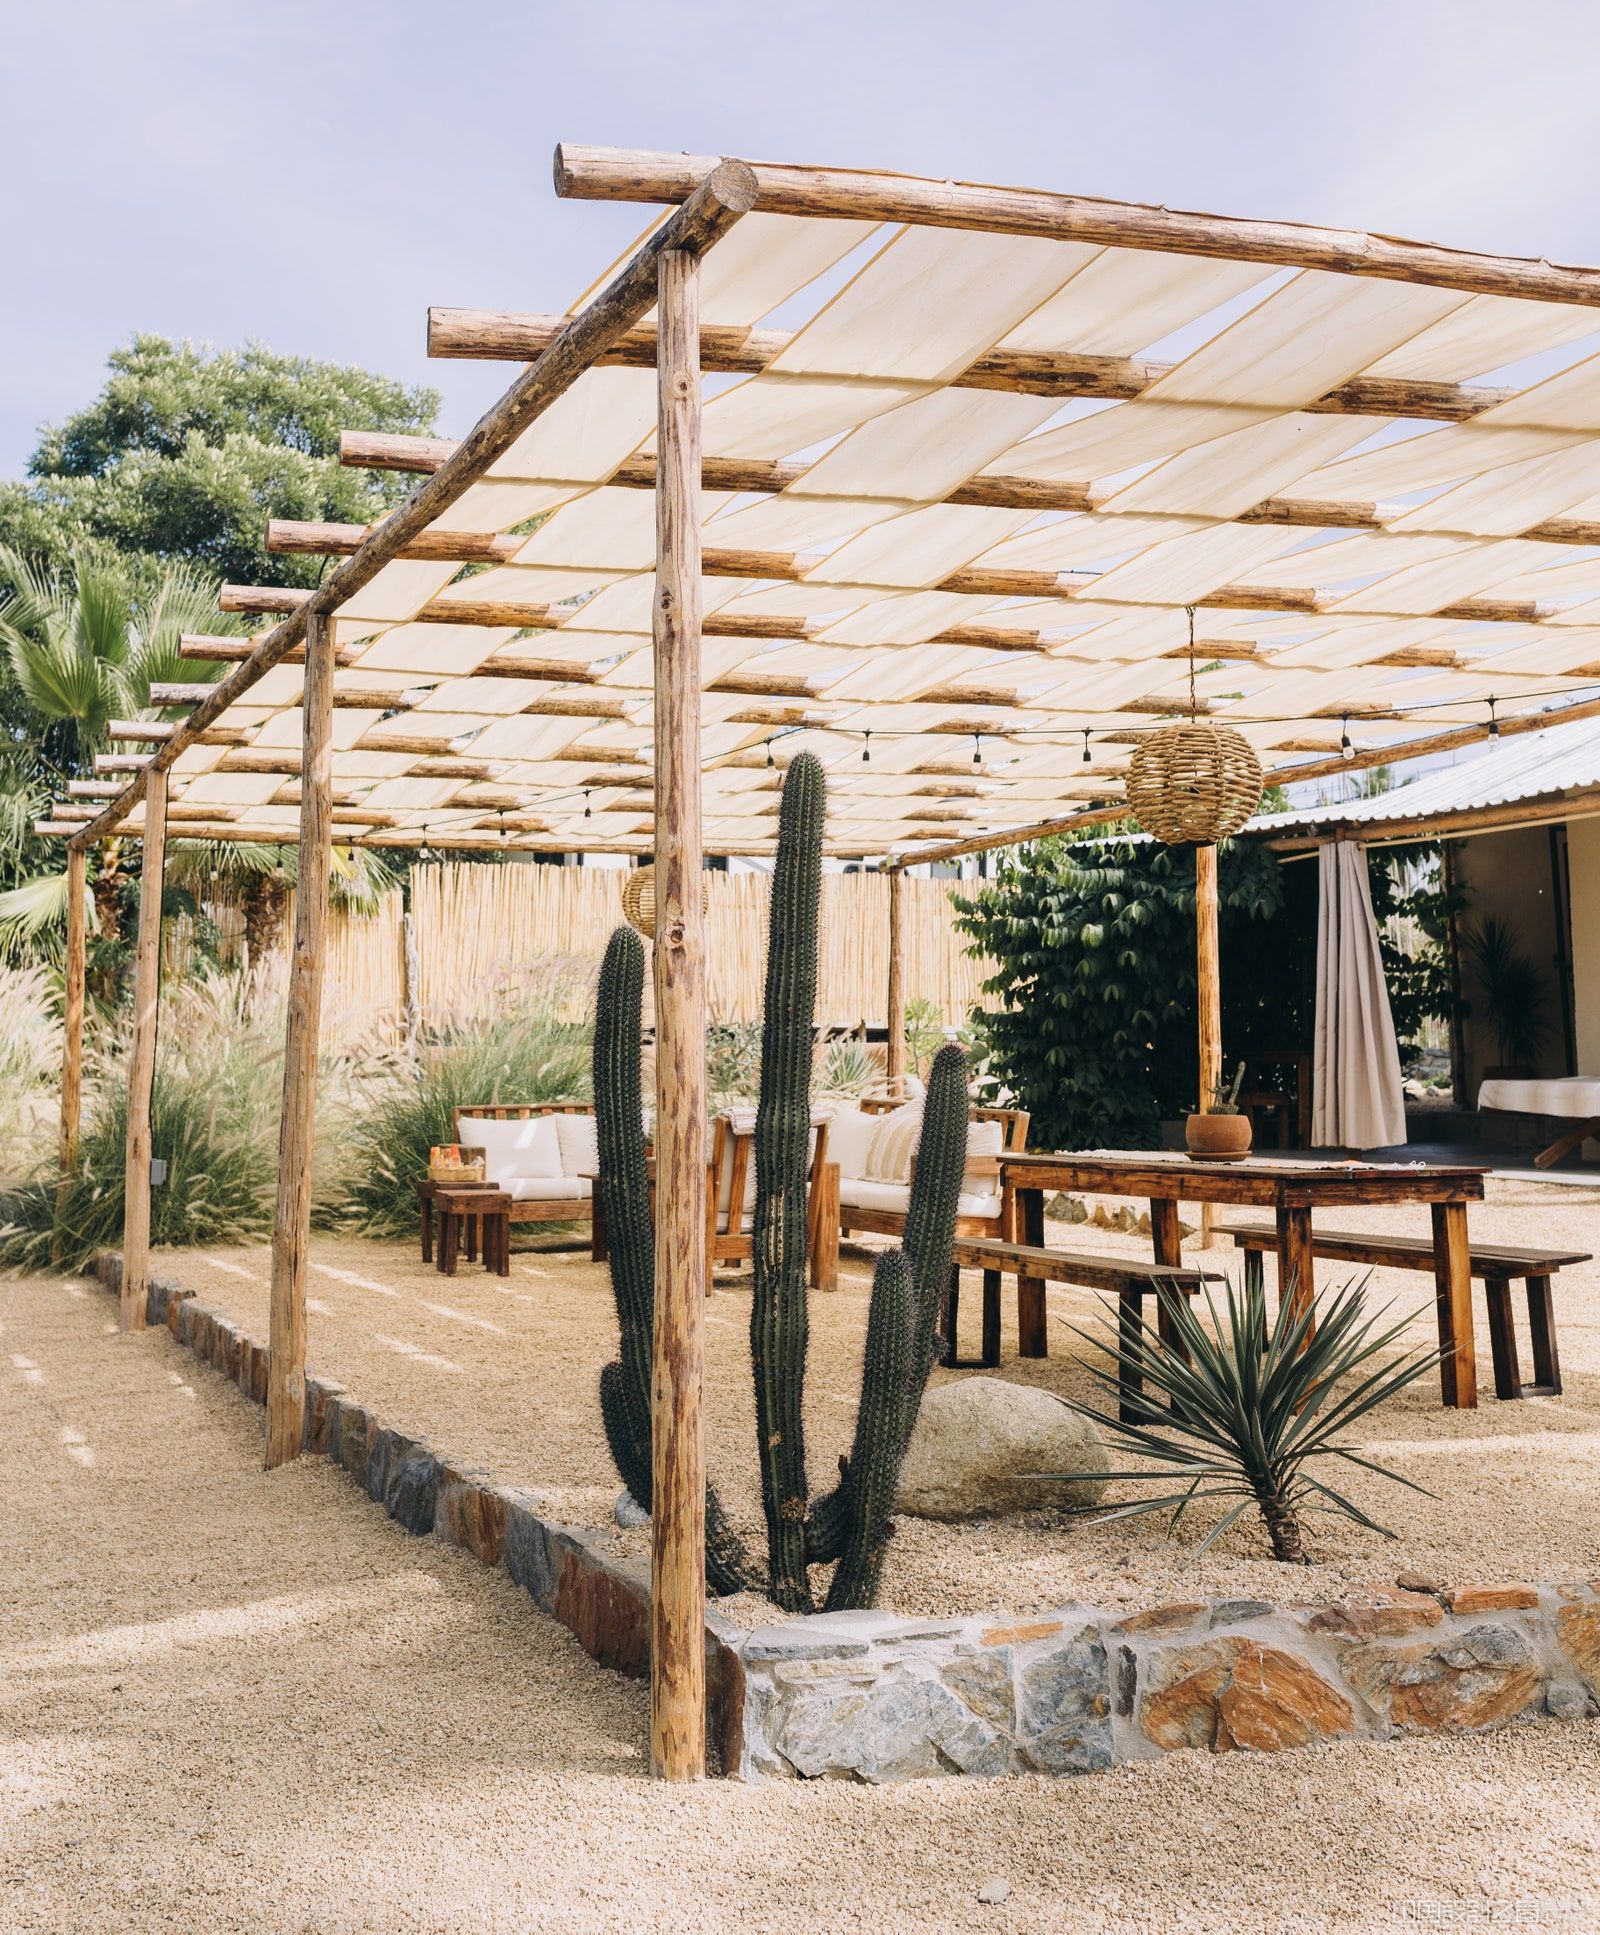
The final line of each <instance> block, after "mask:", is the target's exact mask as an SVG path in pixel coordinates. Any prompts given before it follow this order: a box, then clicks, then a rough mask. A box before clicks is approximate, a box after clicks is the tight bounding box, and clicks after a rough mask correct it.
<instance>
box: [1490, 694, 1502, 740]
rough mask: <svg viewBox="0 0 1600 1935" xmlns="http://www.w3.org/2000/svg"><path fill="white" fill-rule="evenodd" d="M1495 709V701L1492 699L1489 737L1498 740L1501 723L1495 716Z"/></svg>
mask: <svg viewBox="0 0 1600 1935" xmlns="http://www.w3.org/2000/svg"><path fill="white" fill-rule="evenodd" d="M1494 708H1495V701H1494V700H1493V699H1491V700H1490V701H1489V737H1490V738H1491V739H1498V738H1499V737H1500V721H1499V720H1498V719H1497V718H1496V717H1495V716H1494Z"/></svg>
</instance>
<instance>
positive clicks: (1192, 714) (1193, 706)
mask: <svg viewBox="0 0 1600 1935" xmlns="http://www.w3.org/2000/svg"><path fill="white" fill-rule="evenodd" d="M1184 610H1185V611H1186V612H1187V613H1188V614H1189V723H1190V724H1191V725H1193V723H1194V721H1195V719H1196V717H1197V716H1198V715H1199V711H1200V707H1199V702H1198V701H1197V700H1196V698H1195V696H1194V606H1193V605H1185V606H1184Z"/></svg>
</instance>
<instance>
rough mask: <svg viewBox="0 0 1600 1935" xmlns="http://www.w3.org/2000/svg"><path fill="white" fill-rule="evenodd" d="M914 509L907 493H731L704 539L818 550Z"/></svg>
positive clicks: (746, 545) (745, 545) (755, 548)
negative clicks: (752, 497) (871, 495)
mask: <svg viewBox="0 0 1600 1935" xmlns="http://www.w3.org/2000/svg"><path fill="white" fill-rule="evenodd" d="M918 508H920V506H919V505H918V503H917V502H916V501H915V500H913V499H909V498H895V497H874V498H864V497H807V496H803V495H801V494H800V493H799V492H797V491H795V490H785V491H779V492H777V493H776V494H775V495H773V496H771V497H762V498H758V499H756V501H755V502H753V503H752V502H749V501H748V500H742V499H739V498H735V499H734V500H733V502H732V503H731V504H730V505H728V506H727V508H726V509H725V510H723V511H722V512H721V513H720V514H719V516H718V517H717V518H716V520H715V521H714V522H713V523H709V524H707V525H706V526H705V530H704V540H705V543H706V544H707V545H722V546H727V547H728V548H729V549H747V550H752V551H805V550H816V549H820V548H824V547H830V546H831V545H832V544H834V543H841V542H843V541H844V540H845V539H847V538H850V537H853V536H855V535H856V534H857V533H858V532H860V531H865V530H867V529H869V528H870V527H871V526H872V525H874V524H881V523H882V522H883V521H884V519H885V518H890V517H898V516H900V515H901V513H902V512H904V511H911V510H916V509H918Z"/></svg>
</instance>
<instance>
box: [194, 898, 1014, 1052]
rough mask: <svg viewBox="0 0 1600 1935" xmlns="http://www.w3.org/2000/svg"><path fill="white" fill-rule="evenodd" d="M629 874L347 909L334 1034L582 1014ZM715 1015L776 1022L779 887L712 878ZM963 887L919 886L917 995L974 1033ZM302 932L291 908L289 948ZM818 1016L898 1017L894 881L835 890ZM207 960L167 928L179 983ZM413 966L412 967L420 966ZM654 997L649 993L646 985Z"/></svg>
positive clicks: (286, 929) (228, 950)
mask: <svg viewBox="0 0 1600 1935" xmlns="http://www.w3.org/2000/svg"><path fill="white" fill-rule="evenodd" d="M627 877H628V876H627V874H626V872H624V871H622V870H620V869H616V870H612V869H602V868H592V867H547V866H500V867H496V866H482V865H473V864H471V863H464V864H454V865H452V864H434V863H430V864H428V865H426V866H418V867H413V868H412V870H411V879H410V898H411V911H410V914H409V915H407V914H406V913H405V911H404V899H403V896H402V895H401V893H400V891H399V889H396V890H395V891H394V892H392V893H389V894H386V895H385V896H384V898H383V901H382V904H381V906H380V907H379V909H378V911H377V912H376V913H375V914H370V915H361V914H349V913H346V912H344V911H343V910H342V909H340V908H335V909H334V910H333V912H332V917H331V919H330V921H329V925H328V962H327V980H326V983H325V991H324V1003H323V1005H324V1013H325V1017H326V1022H327V1029H328V1031H329V1032H330V1033H332V1034H333V1035H335V1036H337V1037H338V1038H341V1039H345V1040H348V1039H350V1038H352V1037H354V1036H356V1035H358V1034H366V1033H370V1032H372V1031H374V1030H383V1029H392V1030H394V1031H396V1032H398V1031H399V1030H400V1029H401V1028H403V1027H404V1026H405V1025H406V1024H407V1022H408V1021H410V1020H413V1019H416V1020H422V1021H435V1022H436V1021H441V1020H443V1019H445V1018H446V1017H447V1016H448V1017H458V1018H465V1017H469V1016H472V1015H474V1014H481V1013H484V1012H486V1011H487V1010H488V1009H489V1008H491V1007H492V1006H493V1005H494V1004H495V1003H496V1002H498V1001H502V1000H504V998H505V997H506V995H507V994H508V993H511V992H514V991H515V990H517V989H519V988H523V987H526V986H529V985H531V984H534V983H538V984H540V985H548V984H550V983H551V981H552V977H554V979H555V980H556V981H557V982H558V983H560V982H563V981H564V982H565V985H566V986H567V989H568V993H569V998H570V999H571V1001H572V1003H573V1005H574V1007H575V1008H577V1009H580V1010H585V1011H586V1009H587V1004H588V998H589V989H590V987H591V985H592V981H593V977H594V974H595V972H596V971H597V970H598V967H599V963H600V956H601V954H602V952H603V951H604V949H605V944H606V940H607V938H608V936H609V935H610V933H611V930H612V929H613V928H614V927H615V926H616V925H617V924H618V923H619V922H620V921H621V919H622V886H623V882H624V881H625V880H626V879H627ZM706 881H707V888H708V896H709V905H708V911H707V953H708V968H709V986H710V1011H711V1018H712V1019H713V1020H714V1021H718V1022H735V1023H736V1022H749V1021H757V1020H759V1019H760V1017H761V996H762V984H763V977H764V973H765V967H766V952H767V949H766V937H767V904H768V895H769V892H770V882H769V877H768V876H767V875H766V874H755V873H744V874H726V873H710V874H708V875H707V876H706ZM950 885H951V883H950V882H948V881H944V880H924V879H920V878H916V877H912V876H907V877H906V879H905V881H904V883H903V885H902V889H901V891H902V894H903V897H904V898H903V905H904V909H905V914H904V919H905V961H906V990H907V994H908V995H909V996H910V997H911V998H912V999H916V998H917V997H918V996H921V997H923V998H924V999H926V1000H928V1001H930V1002H931V1003H932V1004H933V1006H934V1007H935V1008H936V1009H937V1010H938V1014H939V1018H940V1020H941V1021H942V1022H943V1023H944V1024H946V1025H948V1026H952V1027H954V1026H959V1025H960V1024H961V1023H963V1022H964V1021H965V1020H966V1018H967V1016H968V1014H969V1013H970V1012H971V1010H972V1009H973V1008H974V1007H976V1006H977V1005H978V1002H979V1000H980V994H979V985H980V983H981V982H982V980H983V978H984V976H985V975H986V974H987V973H989V972H990V966H989V963H988V962H987V961H985V960H984V959H982V958H981V957H978V956H974V955H972V954H969V953H968V952H967V951H966V943H965V942H964V940H963V938H962V936H961V935H959V934H958V933H957V932H956V929H955V913H954V909H953V908H952V906H951V904H950ZM206 913H207V915H208V917H209V918H210V919H211V920H212V921H213V922H214V923H215V926H216V928H217V931H218V935H219V938H220V943H221V946H220V952H221V954H222V957H223V959H224V960H238V959H239V958H241V955H242V949H243V922H242V917H241V916H240V914H239V910H238V909H237V907H235V906H233V905H232V904H231V903H230V902H228V901H227V900H225V899H222V898H219V899H218V901H217V902H216V903H215V904H212V903H209V902H208V903H207V906H206ZM293 931H294V907H293V901H292V897H291V901H290V904H289V906H288V907H287V908H286V910H285V915H284V922H283V927H282V940H281V946H282V947H283V948H284V949H285V950H287V947H288V944H289V936H290V935H291V934H292V933H293ZM819 950H820V952H819V962H818V988H817V1019H818V1021H819V1023H823V1024H826V1025H827V1026H829V1027H831V1028H835V1029H846V1028H857V1027H859V1026H861V1025H862V1024H863V1023H865V1024H866V1025H867V1026H868V1027H871V1028H882V1027H883V1025H884V1023H885V1021H886V1019H887V991H888V979H889V882H888V878H887V876H886V875H884V874H878V873H846V874H826V875H824V877H823V882H822V924H821V933H820V936H819ZM195 952H196V943H195V936H194V932H193V927H192V923H191V922H190V921H189V919H188V917H187V916H180V917H179V918H178V919H176V920H174V921H171V922H169V923H168V927H167V938H166V944H165V957H166V968H167V971H168V972H169V973H170V972H173V971H181V970H182V969H183V968H184V967H185V966H187V965H189V964H190V963H191V962H192V960H193V958H194V955H195ZM408 956H409V964H408ZM647 999H648V988H647Z"/></svg>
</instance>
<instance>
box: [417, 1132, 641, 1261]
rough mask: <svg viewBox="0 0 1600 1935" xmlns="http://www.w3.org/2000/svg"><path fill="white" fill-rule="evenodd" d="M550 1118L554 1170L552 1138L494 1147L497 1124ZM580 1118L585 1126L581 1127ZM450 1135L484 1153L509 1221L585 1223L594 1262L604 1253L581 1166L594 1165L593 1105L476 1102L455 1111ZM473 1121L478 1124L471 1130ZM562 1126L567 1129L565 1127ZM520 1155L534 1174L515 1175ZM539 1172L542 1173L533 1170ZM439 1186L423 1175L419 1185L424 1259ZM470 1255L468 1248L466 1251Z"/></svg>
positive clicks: (428, 1255) (487, 1177) (428, 1254)
mask: <svg viewBox="0 0 1600 1935" xmlns="http://www.w3.org/2000/svg"><path fill="white" fill-rule="evenodd" d="M545 1119H550V1120H552V1121H553V1126H554V1128H555V1137H554V1147H555V1151H556V1156H555V1159H554V1163H555V1166H554V1172H553V1173H552V1162H551V1158H550V1155H549V1149H550V1139H549V1138H547V1137H544V1136H540V1137H538V1138H537V1146H534V1147H530V1148H526V1149H524V1150H521V1151H518V1150H514V1149H497V1148H496V1147H495V1146H494V1145H496V1144H497V1143H498V1142H499V1141H500V1140H501V1138H498V1137H496V1136H495V1135H494V1134H493V1132H492V1131H493V1128H494V1126H495V1125H499V1124H505V1125H507V1126H509V1125H511V1124H513V1123H518V1122H523V1123H532V1122H537V1121H540V1120H545ZM580 1121H582V1122H583V1123H585V1124H586V1125H587V1126H586V1127H585V1128H582V1129H580V1128H579V1127H578V1126H577V1125H578V1123H579V1122H580ZM450 1123H451V1134H452V1135H453V1137H454V1139H455V1140H456V1141H457V1142H460V1143H465V1144H467V1145H468V1146H469V1147H481V1148H484V1149H485V1150H486V1151H487V1152H488V1160H487V1167H486V1174H485V1181H486V1182H487V1183H489V1184H491V1185H492V1186H493V1187H495V1188H497V1189H499V1190H501V1191H502V1192H503V1193H504V1194H505V1195H507V1196H509V1197H510V1199H511V1207H510V1211H509V1215H510V1220H511V1221H512V1222H513V1223H587V1224H589V1226H590V1232H591V1234H590V1249H591V1253H592V1254H593V1256H594V1257H595V1260H596V1261H599V1260H600V1259H601V1258H602V1257H603V1256H604V1254H605V1250H604V1243H603V1232H602V1230H601V1229H600V1228H598V1227H597V1226H596V1223H595V1215H594V1196H593V1186H592V1184H591V1183H590V1181H589V1179H588V1177H587V1175H585V1174H584V1173H583V1171H584V1170H585V1169H587V1170H590V1171H592V1170H593V1169H594V1168H595V1167H596V1166H597V1156H596V1152H595V1147H594V1109H593V1107H592V1106H591V1104H589V1103H588V1102H479V1103H473V1104H467V1105H463V1106H462V1107H460V1108H456V1109H453V1110H452V1111H451V1117H450ZM474 1124H476V1125H478V1129H477V1132H476V1133H474V1126H473V1125H474ZM564 1127H565V1133H563V1128H564ZM519 1159H521V1160H523V1161H525V1162H526V1163H527V1164H528V1167H529V1168H530V1170H532V1171H534V1172H535V1173H530V1174H527V1175H519V1174H518V1173H517V1170H516V1166H515V1165H516V1163H517V1161H518V1160H519ZM539 1171H543V1172H545V1173H537V1172H539ZM436 1193H437V1185H435V1184H434V1183H432V1182H430V1181H429V1180H428V1179H427V1178H426V1177H424V1178H423V1179H422V1180H421V1181H420V1182H419V1183H418V1184H417V1203H418V1208H419V1211H420V1221H421V1238H422V1260H423V1262H424V1263H431V1262H432V1261H433V1221H434V1214H433V1212H434V1201H435V1196H436ZM469 1254H470V1251H469Z"/></svg>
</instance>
